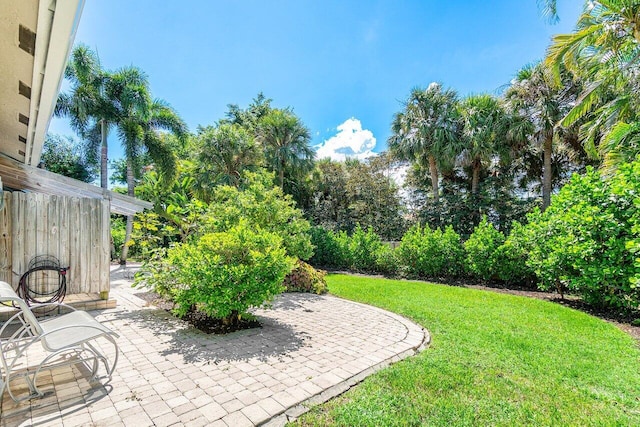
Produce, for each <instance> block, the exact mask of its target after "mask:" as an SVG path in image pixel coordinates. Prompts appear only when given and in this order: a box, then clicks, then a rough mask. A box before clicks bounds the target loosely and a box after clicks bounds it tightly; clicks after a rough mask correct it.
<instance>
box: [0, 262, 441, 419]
mask: <svg viewBox="0 0 640 427" xmlns="http://www.w3.org/2000/svg"><path fill="white" fill-rule="evenodd" d="M125 276H128V277H125ZM112 277H113V278H112V296H113V297H114V298H116V299H117V301H118V305H117V307H116V308H115V309H109V310H104V311H100V312H97V311H96V312H92V313H93V314H95V316H96V318H98V319H99V320H100V321H101V322H104V323H105V324H106V325H108V326H109V327H110V328H111V329H113V330H114V331H116V332H117V333H118V334H119V335H120V338H119V339H118V343H119V346H120V360H119V362H118V366H117V367H116V372H115V374H114V377H113V380H112V381H111V382H110V383H109V384H107V385H106V386H105V385H102V384H101V383H99V382H93V383H90V382H89V381H88V379H87V376H86V372H81V370H80V369H82V367H81V366H77V365H76V366H72V367H67V368H59V369H56V370H53V371H51V373H50V374H49V373H46V374H43V375H41V376H40V377H39V381H38V384H39V385H40V386H41V389H43V390H46V391H47V394H46V395H45V397H43V398H40V399H33V400H31V401H30V402H23V403H20V404H16V403H14V402H13V400H11V398H10V397H9V396H8V394H7V393H6V392H5V394H4V396H3V401H2V414H1V420H0V426H21V425H25V426H26V425H34V426H45V425H52V426H53V425H55V426H65V427H67V426H85V425H86V426H118V425H122V426H125V425H126V426H136V427H139V426H153V425H155V426H170V425H188V426H234V427H236V426H245V425H246V426H250V425H256V424H264V423H267V424H273V425H281V424H283V423H285V422H286V421H287V420H288V419H290V418H292V417H296V416H298V415H300V414H301V413H303V412H304V411H305V410H306V408H307V407H308V406H309V405H310V404H314V403H319V402H322V401H325V400H327V399H329V398H331V397H333V396H335V395H337V394H339V393H341V392H343V391H345V390H347V389H348V388H349V387H350V386H352V385H353V384H356V383H357V382H359V381H361V380H362V379H364V378H365V377H366V376H367V375H370V374H371V373H373V372H375V371H376V370H377V369H380V368H382V367H385V366H387V365H388V364H389V363H392V362H394V361H397V360H400V359H402V358H405V357H408V356H410V355H412V354H415V352H416V351H419V350H420V349H422V348H423V347H424V346H425V345H426V344H427V343H428V340H429V335H428V333H427V331H425V330H423V329H422V328H421V327H420V326H418V325H416V324H414V323H412V322H410V321H408V320H406V319H404V318H402V317H400V316H398V315H395V314H393V313H389V312H387V311H384V310H380V309H378V308H374V307H370V306H367V305H363V304H358V303H354V302H350V301H346V300H342V299H339V298H336V297H333V296H317V295H309V294H284V295H282V296H280V297H279V298H278V299H277V300H276V301H275V302H274V303H273V307H272V309H269V310H257V311H256V314H257V315H258V317H259V320H260V322H261V323H262V328H258V329H251V330H245V331H240V332H235V333H233V334H229V335H207V334H204V333H202V332H200V331H198V330H196V329H193V328H191V327H189V325H188V324H186V323H184V322H182V321H180V320H177V319H175V318H173V317H172V316H171V315H169V314H168V313H166V312H164V311H162V310H159V309H156V308H154V307H147V306H146V304H145V302H144V301H143V300H142V299H140V298H138V297H136V296H135V294H136V293H137V292H140V291H137V290H135V289H131V287H130V283H131V282H130V280H129V278H130V274H128V273H127V274H122V270H116V271H114V274H113V275H112ZM114 279H115V280H114ZM105 347H106V346H105ZM105 351H107V353H108V349H107V348H105Z"/></svg>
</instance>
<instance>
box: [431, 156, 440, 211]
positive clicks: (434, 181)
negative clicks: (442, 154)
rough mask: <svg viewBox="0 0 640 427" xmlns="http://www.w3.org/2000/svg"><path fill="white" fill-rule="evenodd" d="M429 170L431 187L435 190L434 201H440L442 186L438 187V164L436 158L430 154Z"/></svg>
mask: <svg viewBox="0 0 640 427" xmlns="http://www.w3.org/2000/svg"><path fill="white" fill-rule="evenodd" d="M429 172H431V189H432V190H433V201H434V202H436V203H438V202H440V188H439V187H438V165H437V164H436V158H435V157H433V156H429Z"/></svg>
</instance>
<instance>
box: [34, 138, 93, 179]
mask: <svg viewBox="0 0 640 427" xmlns="http://www.w3.org/2000/svg"><path fill="white" fill-rule="evenodd" d="M40 161H41V162H42V167H43V168H44V169H46V170H48V171H51V172H54V173H57V174H60V175H64V176H68V177H70V178H74V179H77V180H79V181H84V182H92V181H93V180H94V179H95V178H96V167H95V165H94V164H91V163H90V162H89V161H88V159H87V156H86V155H85V153H84V152H83V147H82V145H81V144H80V143H79V142H78V141H76V140H74V139H73V138H72V137H63V136H60V135H53V134H47V135H46V137H45V140H44V147H43V150H42V157H41V160H40Z"/></svg>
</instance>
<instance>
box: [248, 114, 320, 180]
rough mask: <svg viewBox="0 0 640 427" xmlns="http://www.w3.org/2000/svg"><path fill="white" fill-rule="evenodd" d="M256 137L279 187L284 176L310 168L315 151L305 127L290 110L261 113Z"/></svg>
mask: <svg viewBox="0 0 640 427" xmlns="http://www.w3.org/2000/svg"><path fill="white" fill-rule="evenodd" d="M257 139H258V141H259V142H260V143H261V144H262V146H263V148H264V152H265V160H266V165H267V168H268V169H269V170H271V171H273V172H275V173H276V175H277V177H278V184H279V185H280V188H282V189H283V190H284V187H285V177H287V178H289V179H291V177H299V176H300V175H301V174H304V173H307V172H310V171H311V169H312V168H313V160H314V157H315V151H314V150H313V149H312V148H311V147H310V145H309V143H310V141H311V135H310V134H309V129H307V128H306V127H305V126H304V124H303V123H302V121H300V119H299V118H298V117H297V116H295V115H294V114H293V113H292V112H291V111H289V110H272V111H270V112H269V113H268V114H266V115H265V116H264V117H262V118H261V119H260V121H259V123H258V128H257Z"/></svg>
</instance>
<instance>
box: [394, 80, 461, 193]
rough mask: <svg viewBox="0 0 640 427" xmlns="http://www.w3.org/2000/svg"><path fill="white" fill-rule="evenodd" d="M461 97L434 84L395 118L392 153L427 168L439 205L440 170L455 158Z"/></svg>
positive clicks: (411, 97)
mask: <svg viewBox="0 0 640 427" xmlns="http://www.w3.org/2000/svg"><path fill="white" fill-rule="evenodd" d="M457 103H458V95H457V93H456V92H455V91H453V90H451V89H446V90H443V89H442V86H441V85H440V84H439V83H431V84H430V85H429V87H428V88H427V89H426V90H423V89H420V88H415V89H413V90H412V91H411V94H410V95H409V98H408V99H407V101H406V102H405V104H404V110H403V111H402V112H400V113H397V114H396V115H395V117H394V120H393V123H392V125H391V128H392V132H393V134H392V136H391V137H390V138H389V140H388V144H389V149H390V151H391V153H392V154H393V155H394V156H395V157H396V158H398V159H400V160H409V161H414V162H418V163H422V164H424V165H426V164H428V166H429V172H430V174H431V188H432V192H433V200H434V201H435V202H436V203H438V201H439V187H438V179H439V178H438V177H439V174H438V170H439V169H440V168H442V167H443V166H444V165H445V164H446V163H449V164H450V163H452V160H453V159H454V158H455V149H454V145H455V144H454V143H455V142H456V141H458V139H459V131H460V122H459V114H458V110H457V107H456V106H457Z"/></svg>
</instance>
